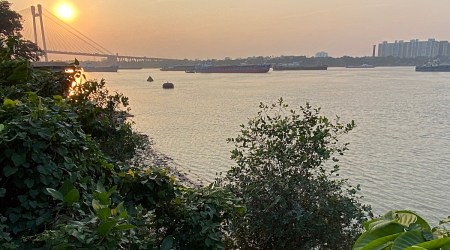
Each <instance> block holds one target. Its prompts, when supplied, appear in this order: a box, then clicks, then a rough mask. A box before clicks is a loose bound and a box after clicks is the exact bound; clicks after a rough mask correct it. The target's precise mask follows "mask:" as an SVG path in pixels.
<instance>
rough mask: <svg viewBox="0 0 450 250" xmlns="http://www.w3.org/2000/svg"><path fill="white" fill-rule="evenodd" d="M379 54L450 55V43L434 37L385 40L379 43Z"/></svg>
mask: <svg viewBox="0 0 450 250" xmlns="http://www.w3.org/2000/svg"><path fill="white" fill-rule="evenodd" d="M378 56H379V57H388V56H393V57H399V58H414V57H429V58H435V57H441V56H450V44H449V42H448V41H436V39H434V38H430V39H428V40H427V41H419V39H414V40H410V41H409V42H405V41H403V40H400V41H395V42H393V43H388V42H387V41H384V42H382V43H380V44H378Z"/></svg>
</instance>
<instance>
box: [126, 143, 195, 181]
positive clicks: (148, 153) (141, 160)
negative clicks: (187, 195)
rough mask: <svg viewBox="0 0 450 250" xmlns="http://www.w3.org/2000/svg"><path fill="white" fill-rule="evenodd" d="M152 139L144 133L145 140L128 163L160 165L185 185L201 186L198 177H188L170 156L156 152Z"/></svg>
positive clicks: (144, 165)
mask: <svg viewBox="0 0 450 250" xmlns="http://www.w3.org/2000/svg"><path fill="white" fill-rule="evenodd" d="M153 145H154V142H153V140H152V139H151V138H150V137H149V136H148V135H146V141H145V142H144V145H143V147H142V148H140V149H138V150H136V154H135V156H134V157H133V159H131V160H130V162H129V163H130V164H131V165H134V166H139V167H141V168H143V169H146V168H150V167H160V168H164V169H167V171H168V172H169V173H170V174H171V175H173V176H174V177H175V178H176V179H177V181H179V182H181V183H183V184H184V185H186V186H189V187H193V188H197V187H202V186H203V181H201V180H200V179H197V180H193V178H190V177H188V173H183V172H181V171H180V170H179V169H178V168H177V166H176V165H175V163H174V161H173V159H172V158H170V157H168V156H167V155H164V154H162V153H161V152H158V151H157V150H156V149H155V148H154V147H153Z"/></svg>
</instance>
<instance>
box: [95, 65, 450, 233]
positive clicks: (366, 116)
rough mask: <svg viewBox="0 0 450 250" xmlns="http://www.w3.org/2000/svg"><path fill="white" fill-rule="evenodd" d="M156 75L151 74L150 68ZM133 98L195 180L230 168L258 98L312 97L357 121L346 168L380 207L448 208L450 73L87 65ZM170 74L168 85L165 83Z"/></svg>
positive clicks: (143, 123) (163, 145)
mask: <svg viewBox="0 0 450 250" xmlns="http://www.w3.org/2000/svg"><path fill="white" fill-rule="evenodd" d="M149 75H150V76H152V77H153V79H154V80H155V81H154V82H151V83H149V82H147V81H146V79H147V77H148V76H149ZM87 77H88V78H96V79H100V78H105V79H106V82H107V86H108V89H109V90H117V91H118V92H122V93H124V94H125V95H126V96H128V97H129V98H130V104H131V108H132V110H131V113H132V114H133V115H134V116H135V117H134V118H133V119H134V121H135V122H136V125H135V126H136V128H137V129H138V130H139V131H141V132H143V133H146V134H148V135H149V136H150V137H152V138H153V140H154V142H155V148H156V149H157V150H159V151H160V152H161V153H163V154H165V155H167V156H169V157H171V158H173V160H174V163H175V164H176V166H177V167H178V169H179V170H181V171H182V172H186V173H187V174H188V175H189V176H190V178H192V179H194V180H201V181H204V182H205V183H207V182H208V181H211V180H213V179H214V178H215V176H216V173H218V172H225V171H227V170H228V169H229V168H230V166H232V165H233V164H234V163H233V162H232V161H231V160H230V153H229V152H230V150H231V149H232V148H233V145H231V144H227V142H226V138H230V137H236V135H238V134H239V129H240V127H239V125H240V124H244V123H246V122H247V120H248V118H250V117H254V116H255V115H256V113H257V111H258V110H259V108H258V106H259V103H260V102H264V103H267V104H270V103H274V102H275V101H276V100H277V99H279V98H280V97H283V99H284V100H285V101H286V103H287V104H289V105H290V107H298V106H300V105H305V103H306V102H309V103H310V104H311V105H313V106H315V107H321V108H322V113H323V114H324V115H326V116H328V117H329V118H333V117H335V116H336V115H338V116H340V118H341V121H342V122H349V121H351V120H352V119H353V120H355V122H356V125H357V128H356V129H354V130H353V131H352V132H350V133H349V134H348V135H346V136H344V137H343V138H342V140H343V141H347V142H350V145H349V148H350V150H349V151H347V153H346V155H345V156H344V157H343V158H341V161H340V165H341V170H342V171H341V176H343V177H345V178H348V179H349V181H350V182H351V183H353V184H361V187H362V192H361V193H362V194H363V195H364V200H363V201H364V202H365V203H368V204H371V205H372V207H373V209H374V212H375V214H382V213H384V212H386V211H387V210H390V209H410V210H413V211H416V212H418V213H419V214H421V215H424V216H425V217H426V218H427V219H430V220H431V224H433V225H436V224H437V222H438V220H439V219H444V218H446V217H447V216H449V215H450V212H449V210H448V208H449V207H450V185H449V183H450V182H449V177H450V175H449V164H450V108H449V107H448V106H449V104H450V73H419V72H415V71H414V68H412V67H390V68H389V67H379V68H373V69H346V68H329V69H328V70H326V71H275V72H273V71H270V72H269V73H266V74H186V73H184V72H167V71H166V72H162V71H159V70H158V69H142V70H119V72H117V73H89V74H88V75H87ZM166 81H170V82H172V83H174V84H175V88H174V89H172V90H164V89H162V87H161V85H162V84H163V83H164V82H166Z"/></svg>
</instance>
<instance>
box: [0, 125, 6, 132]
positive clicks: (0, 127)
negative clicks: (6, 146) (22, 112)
mask: <svg viewBox="0 0 450 250" xmlns="http://www.w3.org/2000/svg"><path fill="white" fill-rule="evenodd" d="M4 129H5V125H3V124H1V123H0V132H2V131H3V130H4Z"/></svg>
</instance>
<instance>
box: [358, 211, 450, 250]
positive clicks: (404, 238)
mask: <svg viewBox="0 0 450 250" xmlns="http://www.w3.org/2000/svg"><path fill="white" fill-rule="evenodd" d="M449 221H450V220H449V219H447V220H445V221H441V224H445V223H449ZM364 228H365V229H366V232H364V233H363V234H362V235H361V236H360V237H359V238H358V240H357V241H356V242H355V244H354V246H353V249H354V250H371V249H392V250H396V249H398V250H403V249H405V250H413V249H436V250H439V249H442V250H448V249H450V233H449V231H448V230H447V229H446V228H445V227H435V228H431V227H430V225H429V224H428V222H427V221H425V220H424V219H423V218H422V217H420V216H419V215H417V214H416V213H414V212H411V211H406V210H399V211H389V212H387V213H386V214H385V215H384V216H382V217H380V218H377V219H373V220H371V221H368V222H366V223H365V224H364Z"/></svg>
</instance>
